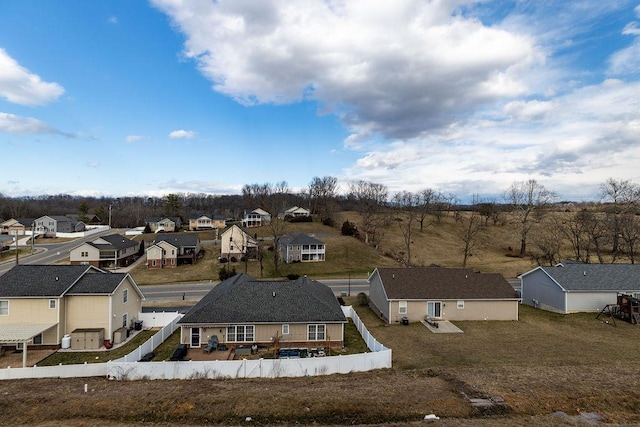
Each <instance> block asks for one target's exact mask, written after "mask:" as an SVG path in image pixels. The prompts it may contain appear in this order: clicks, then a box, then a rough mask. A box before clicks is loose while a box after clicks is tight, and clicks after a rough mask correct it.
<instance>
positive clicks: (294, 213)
mask: <svg viewBox="0 0 640 427" xmlns="http://www.w3.org/2000/svg"><path fill="white" fill-rule="evenodd" d="M301 216H303V217H308V216H311V211H310V210H309V209H305V208H301V207H298V206H292V207H290V208H287V209H284V210H282V211H280V212H278V218H280V219H288V218H298V217H301Z"/></svg>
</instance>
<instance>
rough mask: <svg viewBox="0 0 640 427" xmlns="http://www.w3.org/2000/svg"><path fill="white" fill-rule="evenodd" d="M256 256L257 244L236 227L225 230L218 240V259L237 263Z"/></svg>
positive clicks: (247, 234)
mask: <svg viewBox="0 0 640 427" xmlns="http://www.w3.org/2000/svg"><path fill="white" fill-rule="evenodd" d="M257 256H258V242H257V240H256V239H255V238H253V237H251V235H249V233H247V232H246V231H244V230H243V229H242V228H240V227H238V226H237V225H235V224H234V225H232V226H231V227H229V228H227V229H226V230H225V231H224V232H223V233H222V236H221V238H220V258H226V259H228V260H230V261H233V260H235V261H239V260H241V259H242V258H245V257H246V258H247V259H255V258H256V257H257Z"/></svg>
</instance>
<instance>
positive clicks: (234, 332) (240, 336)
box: [227, 325, 254, 342]
mask: <svg viewBox="0 0 640 427" xmlns="http://www.w3.org/2000/svg"><path fill="white" fill-rule="evenodd" d="M253 337H254V326H253V325H237V326H228V327H227V341H229V342H253V341H254V338H253Z"/></svg>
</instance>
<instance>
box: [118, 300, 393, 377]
mask: <svg viewBox="0 0 640 427" xmlns="http://www.w3.org/2000/svg"><path fill="white" fill-rule="evenodd" d="M343 311H344V313H345V316H347V317H350V318H351V319H353V322H354V324H355V326H356V327H357V328H358V331H359V332H360V334H361V335H362V337H363V339H364V340H365V341H366V343H367V347H368V348H369V349H370V350H371V353H361V354H352V355H346V356H331V357H310V358H303V359H259V360H246V359H244V360H220V361H207V362H194V361H185V362H136V360H140V358H141V357H142V355H144V354H145V350H141V351H139V352H138V353H136V352H134V353H135V354H134V353H131V354H130V355H129V356H132V357H129V356H127V360H126V361H124V360H123V359H124V358H123V359H119V360H116V361H112V362H109V363H108V364H107V365H108V369H107V370H108V372H107V374H108V376H109V378H114V379H120V380H138V379H199V378H211V379H214V378H279V377H306V376H312V375H331V374H347V373H350V372H359V371H371V370H374V369H383V368H390V367H391V349H388V348H386V347H385V346H383V345H382V344H380V343H379V342H378V341H376V339H375V338H373V337H372V336H371V334H370V333H369V331H368V330H367V328H366V327H365V326H364V324H363V323H362V322H361V321H360V318H359V317H358V315H357V314H356V312H355V310H353V308H352V307H343Z"/></svg>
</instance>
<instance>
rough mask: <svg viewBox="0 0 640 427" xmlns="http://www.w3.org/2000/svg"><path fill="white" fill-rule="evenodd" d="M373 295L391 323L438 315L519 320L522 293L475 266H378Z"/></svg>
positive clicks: (377, 308) (373, 276)
mask: <svg viewBox="0 0 640 427" xmlns="http://www.w3.org/2000/svg"><path fill="white" fill-rule="evenodd" d="M369 301H370V305H371V307H372V308H373V310H374V311H375V312H376V313H378V315H379V316H380V317H381V318H382V319H384V320H385V321H386V322H388V323H394V322H400V321H402V319H403V317H406V318H407V319H408V321H409V322H416V321H421V320H423V319H425V316H426V318H429V319H434V320H518V304H519V298H518V295H517V294H516V292H515V290H514V289H513V287H512V286H511V285H510V284H509V282H507V280H506V279H505V278H504V277H502V275H501V274H495V273H477V272H475V271H474V270H472V269H470V268H445V267H437V266H434V267H414V268H377V269H375V270H374V272H373V273H372V274H371V276H370V277H369Z"/></svg>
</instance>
